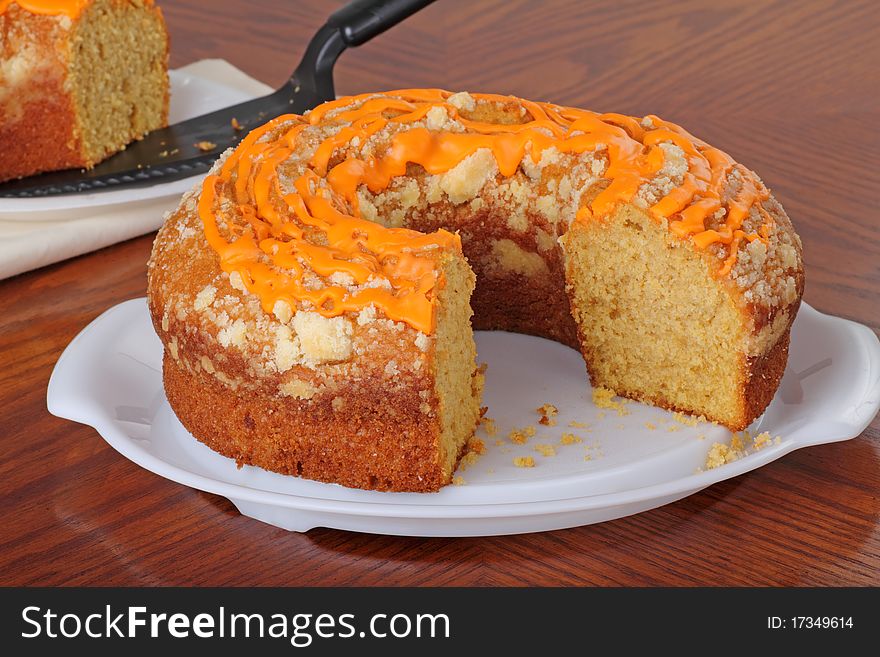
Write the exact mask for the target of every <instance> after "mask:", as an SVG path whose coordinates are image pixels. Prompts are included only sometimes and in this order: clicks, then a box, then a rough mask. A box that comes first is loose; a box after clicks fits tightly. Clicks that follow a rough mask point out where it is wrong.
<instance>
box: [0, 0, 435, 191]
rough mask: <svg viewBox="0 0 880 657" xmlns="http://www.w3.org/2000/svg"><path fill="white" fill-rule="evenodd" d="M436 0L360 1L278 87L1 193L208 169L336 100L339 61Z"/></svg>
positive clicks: (143, 182) (135, 183)
mask: <svg viewBox="0 0 880 657" xmlns="http://www.w3.org/2000/svg"><path fill="white" fill-rule="evenodd" d="M433 1H434V0H355V1H354V2H351V3H350V4H348V5H346V6H345V7H343V8H342V9H340V10H339V11H337V12H336V13H334V14H333V15H332V16H330V18H329V19H328V20H327V23H326V24H325V25H324V26H323V27H322V28H321V29H320V30H318V32H317V33H316V34H315V36H314V37H313V38H312V40H311V41H310V42H309V45H308V48H306V52H305V54H304V55H303V58H302V61H301V62H300V64H299V66H297V68H296V70H295V71H294V72H293V75H291V76H290V78H289V79H288V80H287V82H285V83H284V84H283V85H282V86H281V87H280V88H279V89H278V90H277V91H275V92H273V93H271V94H269V95H268V96H263V97H262V98H256V99H254V100H250V101H247V102H244V103H239V104H238V105H233V106H231V107H226V108H224V109H221V110H217V111H216V112H211V113H210V114H204V115H202V116H197V117H195V118H192V119H189V120H188V121H182V122H181V123H176V124H174V125H171V126H168V127H167V128H162V129H160V130H154V131H153V132H151V133H150V134H148V135H147V136H146V137H144V138H143V139H142V140H140V141H136V142H134V143H132V144H129V146H128V147H127V148H126V149H125V150H124V151H122V152H120V153H117V154H116V155H113V156H112V157H110V158H109V159H107V160H105V161H104V162H102V163H101V164H99V165H97V166H96V167H95V168H93V169H90V170H83V169H70V170H67V171H53V172H49V173H43V174H39V175H35V176H28V177H27V178H21V179H19V180H12V181H9V182H5V183H2V184H0V197H4V198H27V197H34V196H49V195H55V194H75V193H80V192H93V191H98V190H102V189H107V188H108V187H112V188H114V189H118V188H122V187H148V186H150V185H156V184H159V183H166V182H171V181H173V180H178V179H180V178H186V177H189V176H194V175H197V174H201V173H206V172H207V171H208V170H209V169H210V168H211V165H212V164H213V163H214V160H216V159H217V156H218V155H220V153H222V152H223V151H225V150H226V149H227V148H229V147H230V146H235V145H236V144H238V142H239V141H241V139H242V138H243V137H244V136H245V135H247V133H248V132H250V131H251V130H252V129H254V128H256V127H257V126H259V125H262V124H263V123H265V122H266V121H268V120H269V119H272V118H274V117H276V116H278V115H280V114H291V113H293V114H302V113H303V112H305V111H306V110H308V109H311V108H313V107H315V106H316V105H318V104H320V103H322V102H325V101H327V100H331V99H333V98H334V97H335V96H334V93H333V65H334V64H335V63H336V59H337V58H338V57H339V55H340V54H341V53H342V52H343V51H344V50H345V49H346V48H348V47H354V46H359V45H361V44H363V43H366V42H367V41H369V40H370V39H372V38H373V37H374V36H376V35H378V34H381V33H382V32H384V31H385V30H387V29H388V28H390V27H392V26H394V25H396V24H397V23H399V22H401V21H402V20H404V19H405V18H407V17H408V16H411V15H412V14H414V13H415V12H417V11H418V10H420V9H422V8H423V7H425V6H427V5H429V4H431V3H432V2H433Z"/></svg>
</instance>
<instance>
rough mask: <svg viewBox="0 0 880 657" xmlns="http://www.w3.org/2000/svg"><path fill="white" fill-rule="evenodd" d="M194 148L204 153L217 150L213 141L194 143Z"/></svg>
mask: <svg viewBox="0 0 880 657" xmlns="http://www.w3.org/2000/svg"><path fill="white" fill-rule="evenodd" d="M194 146H195V147H196V148H198V149H199V150H200V151H204V152H205V153H207V152H208V151H213V150H214V149H215V148H217V144H215V143H214V142H213V141H200V142H196V143H195V144H194Z"/></svg>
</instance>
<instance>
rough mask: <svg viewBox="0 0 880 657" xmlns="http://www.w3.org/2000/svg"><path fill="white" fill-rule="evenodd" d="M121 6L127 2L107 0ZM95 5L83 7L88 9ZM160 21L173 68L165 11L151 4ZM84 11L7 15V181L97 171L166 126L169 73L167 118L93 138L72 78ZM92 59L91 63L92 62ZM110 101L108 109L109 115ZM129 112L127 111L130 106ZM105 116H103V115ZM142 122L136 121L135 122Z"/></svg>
mask: <svg viewBox="0 0 880 657" xmlns="http://www.w3.org/2000/svg"><path fill="white" fill-rule="evenodd" d="M102 2H104V3H105V4H108V5H112V4H122V3H121V2H120V0H102ZM88 10H89V8H88V7H87V8H86V9H84V10H83V12H86V11H88ZM145 11H150V12H152V14H153V15H154V16H155V18H156V24H157V25H159V26H161V31H162V33H163V37H164V40H165V54H164V66H165V69H166V71H167V62H168V39H167V35H165V34H164V31H165V22H164V19H163V17H162V13H161V11H160V10H159V9H158V8H156V7H152V6H149V7H147V8H146V9H145ZM83 15H84V14H80V15H79V16H77V17H76V18H70V17H68V16H66V15H64V14H63V13H59V14H57V15H52V14H35V13H31V12H29V11H26V10H24V9H21V8H20V7H19V6H18V5H17V4H15V3H12V4H11V5H9V7H8V8H7V9H6V11H5V12H0V181H3V180H9V179H13V178H19V177H22V176H29V175H32V174H35V173H40V172H44V171H54V170H58V169H68V168H76V167H82V168H90V167H92V166H94V165H95V164H97V163H98V162H100V161H101V160H103V159H104V158H106V157H109V156H110V155H112V154H113V153H116V152H117V151H119V150H121V149H122V148H124V147H125V145H126V144H128V143H130V142H131V141H133V140H135V139H140V138H141V137H143V135H144V134H145V133H146V132H147V131H148V130H152V129H155V128H158V127H162V126H165V125H167V123H168V104H169V98H170V96H169V88H168V83H167V74H166V80H165V84H164V89H162V90H161V92H160V93H161V94H162V96H163V99H162V109H161V112H160V113H161V116H158V117H156V119H155V120H151V121H148V122H147V123H146V124H144V126H143V128H141V127H137V126H136V125H133V126H132V128H130V129H128V130H126V131H125V134H116V135H113V138H112V139H110V140H108V141H106V142H101V143H97V142H96V143H91V142H87V141H86V137H85V131H84V125H85V123H86V120H87V119H86V117H84V116H83V115H82V114H81V110H80V109H79V108H78V105H77V100H76V99H77V94H79V93H87V94H91V93H93V92H82V91H81V90H79V89H77V88H76V84H75V82H74V80H73V76H72V67H73V66H74V57H75V55H74V54H73V53H74V51H75V50H76V42H77V41H78V40H81V39H83V38H86V39H87V38H89V36H88V35H87V34H79V33H78V32H77V28H78V23H79V21H80V20H81V19H82V16H83ZM141 28H142V26H141V25H120V26H119V27H118V29H120V30H138V29H141ZM91 65H92V64H88V65H86V66H87V67H88V66H91ZM108 72H109V74H110V75H115V76H125V75H131V74H132V72H130V71H126V70H121V69H119V68H118V67H117V68H114V63H113V62H108V63H107V68H106V69H102V70H97V71H94V75H96V76H98V75H104V74H107V73H108ZM112 111H113V110H112V108H111V107H110V106H109V104H107V105H106V106H105V107H104V108H103V112H106V113H110V112H112ZM126 111H127V110H126ZM99 120H100V119H99ZM136 123H137V122H136Z"/></svg>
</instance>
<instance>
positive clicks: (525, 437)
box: [508, 425, 535, 445]
mask: <svg viewBox="0 0 880 657" xmlns="http://www.w3.org/2000/svg"><path fill="white" fill-rule="evenodd" d="M534 435H535V427H533V426H532V425H529V426H527V427H523V428H522V429H512V430H511V431H510V434H509V435H508V438H509V439H510V442H512V443H516V444H517V445H524V444H525V443H527V442H528V441H529V438H531V437H532V436H534Z"/></svg>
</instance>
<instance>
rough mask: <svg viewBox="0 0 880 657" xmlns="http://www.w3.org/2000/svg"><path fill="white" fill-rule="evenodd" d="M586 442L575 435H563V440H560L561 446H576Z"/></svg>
mask: <svg viewBox="0 0 880 657" xmlns="http://www.w3.org/2000/svg"><path fill="white" fill-rule="evenodd" d="M582 442H584V441H583V439H582V438H581V437H580V436H575V435H574V434H573V433H563V434H562V438H561V439H560V440H559V443H560V444H561V445H574V444H576V443H582Z"/></svg>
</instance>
